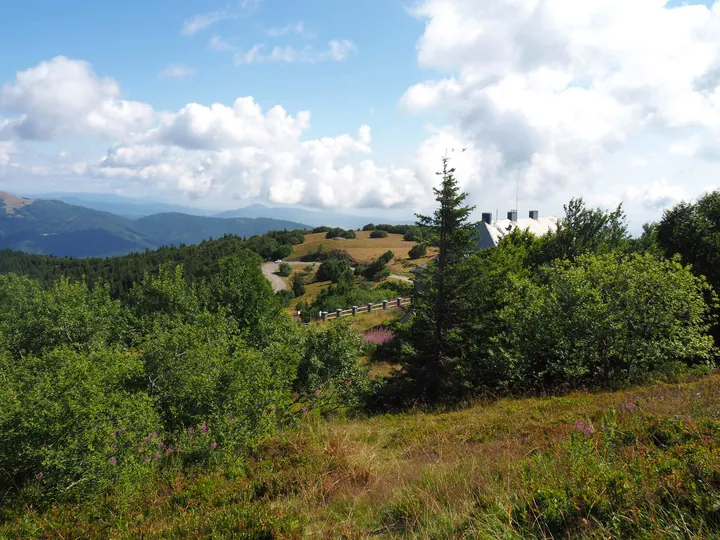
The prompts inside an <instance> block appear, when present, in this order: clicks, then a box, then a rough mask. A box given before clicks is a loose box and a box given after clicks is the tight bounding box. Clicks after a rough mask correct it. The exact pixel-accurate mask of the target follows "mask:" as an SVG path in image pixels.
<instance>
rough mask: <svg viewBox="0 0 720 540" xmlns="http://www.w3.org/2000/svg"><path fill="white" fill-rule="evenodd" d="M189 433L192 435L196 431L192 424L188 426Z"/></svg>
mask: <svg viewBox="0 0 720 540" xmlns="http://www.w3.org/2000/svg"><path fill="white" fill-rule="evenodd" d="M188 433H189V434H190V435H192V434H193V433H195V428H194V427H192V426H191V427H189V428H188Z"/></svg>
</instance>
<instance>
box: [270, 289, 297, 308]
mask: <svg viewBox="0 0 720 540" xmlns="http://www.w3.org/2000/svg"><path fill="white" fill-rule="evenodd" d="M275 296H276V297H277V299H278V302H280V305H281V306H282V307H287V306H289V305H290V300H292V299H293V298H295V293H294V292H293V291H292V289H283V290H281V291H278V292H276V293H275Z"/></svg>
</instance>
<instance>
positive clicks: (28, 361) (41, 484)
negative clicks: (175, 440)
mask: <svg viewBox="0 0 720 540" xmlns="http://www.w3.org/2000/svg"><path fill="white" fill-rule="evenodd" d="M0 373H1V374H2V377H3V387H4V388H3V391H4V395H3V393H2V392H0V398H3V405H2V407H0V434H1V435H0V470H2V471H3V474H2V475H0V500H2V497H3V494H8V495H10V494H13V493H15V494H16V493H17V490H20V492H21V493H22V497H23V498H24V499H25V501H26V503H27V502H34V503H35V504H38V503H41V502H43V501H48V500H76V499H80V498H84V497H86V496H87V495H91V494H94V493H96V492H99V491H103V490H106V489H109V488H110V487H111V486H113V485H114V484H116V483H119V482H130V483H140V482H142V481H143V478H144V477H146V475H147V474H148V472H149V467H151V466H152V463H146V462H145V458H146V457H147V456H148V454H147V453H143V452H140V451H139V448H140V446H141V444H142V442H143V440H144V438H145V437H146V436H149V435H151V434H152V433H153V432H159V431H161V428H162V425H161V423H160V420H159V417H158V415H157V413H156V412H155V410H154V407H153V400H152V399H151V397H150V396H149V395H148V394H147V393H146V392H144V391H143V390H140V389H138V388H137V387H138V382H139V381H141V380H142V379H143V376H144V372H143V363H142V361H141V359H140V358H139V357H138V356H137V355H133V354H124V353H120V352H117V351H114V350H110V349H104V350H94V351H91V352H79V351H76V350H73V349H71V348H70V347H68V346H63V347H60V348H57V349H53V350H50V351H46V352H45V353H44V354H43V355H42V356H23V357H22V358H17V359H11V357H10V355H9V354H5V355H3V356H2V357H1V358H0ZM149 456H150V458H152V456H153V454H152V453H150V454H149Z"/></svg>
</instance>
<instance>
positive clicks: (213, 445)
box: [210, 441, 217, 450]
mask: <svg viewBox="0 0 720 540" xmlns="http://www.w3.org/2000/svg"><path fill="white" fill-rule="evenodd" d="M210 448H212V449H213V450H215V449H216V448H217V443H216V442H215V441H213V442H211V443H210Z"/></svg>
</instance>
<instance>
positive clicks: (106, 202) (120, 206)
mask: <svg viewBox="0 0 720 540" xmlns="http://www.w3.org/2000/svg"><path fill="white" fill-rule="evenodd" d="M26 196H27V197H28V198H31V199H53V200H58V201H62V202H65V203H68V204H74V205H76V206H84V207H85V208H92V209H93V210H100V211H103V212H111V213H113V214H117V215H119V216H123V217H127V218H130V219H138V218H141V217H146V216H151V215H153V214H161V213H170V212H175V213H177V212H179V213H181V214H190V215H194V216H214V217H219V218H251V219H255V218H270V219H281V220H288V221H295V222H298V223H305V224H307V225H311V226H312V227H319V226H321V225H327V226H328V227H343V228H345V229H357V228H359V227H362V226H363V225H366V224H368V223H375V224H378V223H387V224H390V225H399V224H402V223H408V222H412V221H414V219H412V218H411V219H407V220H404V221H397V220H393V219H388V218H385V217H379V216H356V215H353V214H344V213H341V212H332V211H325V210H306V209H304V208H296V207H293V206H282V207H271V206H265V205H262V204H252V205H250V206H246V207H244V208H238V209H237V210H229V211H227V212H221V213H216V212H214V211H212V210H204V209H199V208H192V207H189V206H179V205H173V204H165V203H160V202H153V201H143V200H139V199H133V198H130V197H122V196H120V195H115V194H112V193H66V192H65V193H63V192H57V193H42V194H37V195H35V194H32V195H31V194H26Z"/></svg>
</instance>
